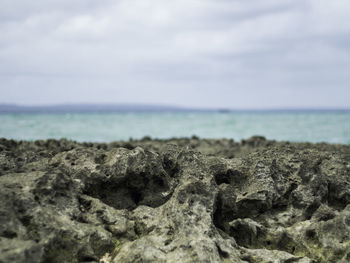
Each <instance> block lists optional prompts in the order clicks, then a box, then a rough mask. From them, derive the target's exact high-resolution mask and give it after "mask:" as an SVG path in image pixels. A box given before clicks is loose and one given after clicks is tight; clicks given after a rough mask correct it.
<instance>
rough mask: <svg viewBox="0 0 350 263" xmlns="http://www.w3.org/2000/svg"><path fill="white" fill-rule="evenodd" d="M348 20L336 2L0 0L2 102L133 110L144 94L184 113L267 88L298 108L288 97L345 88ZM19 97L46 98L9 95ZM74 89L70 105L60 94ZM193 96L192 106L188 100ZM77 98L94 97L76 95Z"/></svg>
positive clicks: (343, 5) (344, 6) (348, 5)
mask: <svg viewBox="0 0 350 263" xmlns="http://www.w3.org/2000/svg"><path fill="white" fill-rule="evenodd" d="M349 12H350V2H348V1H342V0H334V1H325V0H308V1H301V0H286V1H279V0H278V1H277V0H266V1H260V0H251V1H237V0H230V1H228V0H219V1H215V0H202V1H199V0H187V1H185V0H175V1H161V0H119V1H109V0H105V1H93V0H78V1H66V0H60V1H58V0H51V1H43V0H39V1H35V2H28V1H25V0H12V1H10V0H3V1H2V2H1V3H0V72H1V73H0V74H1V77H0V90H1V91H2V94H4V95H3V98H2V101H4V102H11V101H13V102H22V103H23V102H24V103H39V102H40V103H41V102H42V101H45V100H46V101H48V102H56V103H57V102H64V101H67V100H68V99H73V100H74V99H75V100H77V101H79V100H80V101H81V100H83V101H96V102H99V101H101V102H102V101H106V100H113V101H116V102H122V101H129V102H130V101H132V100H137V101H139V100H142V98H137V99H135V96H134V95H135V93H140V94H144V93H146V94H153V95H152V96H145V95H144V96H143V98H144V102H146V103H147V102H157V101H158V102H162V101H166V102H168V103H172V102H174V103H175V104H176V103H177V102H178V101H179V97H183V98H184V99H183V100H181V99H180V101H181V103H183V104H187V105H191V104H193V105H195V106H205V105H208V103H209V104H210V101H213V102H212V105H213V106H215V103H218V102H217V101H226V99H225V98H223V96H225V95H223V92H228V93H230V94H234V93H235V92H240V93H241V94H244V89H246V90H249V92H252V91H254V90H255V92H256V93H257V94H258V93H259V94H260V93H261V92H260V90H262V89H264V90H266V93H270V94H273V93H274V94H275V97H276V98H275V99H277V100H278V99H279V100H280V101H281V103H285V104H287V103H292V104H293V103H294V104H295V105H297V102H296V101H292V102H289V101H285V100H284V99H283V98H284V97H288V96H285V94H286V92H287V91H288V92H290V91H291V90H296V89H298V90H300V89H301V88H303V87H304V88H308V87H314V88H315V89H317V87H318V86H322V87H323V89H325V90H326V89H327V88H328V89H329V90H330V91H334V90H337V89H339V91H340V90H341V91H344V87H345V86H347V83H349V78H350V77H349V76H350V72H349V69H350V59H349V48H348V46H349V44H350V43H349V42H350V37H348V32H350V22H348V20H347V16H348V13H349ZM325 72H326V74H325ZM334 79H336V81H334ZM84 83H85V84H84ZM327 85H328V86H327ZM49 86H50V87H51V88H50V89H48V87H49ZM10 89H12V91H10ZM24 89H26V90H28V93H29V94H30V92H29V91H30V90H33V91H34V89H35V90H36V91H37V90H45V89H46V90H50V92H43V96H42V97H41V98H40V100H39V99H38V96H30V95H28V96H23V97H21V98H19V97H16V94H18V93H20V92H21V91H22V90H24ZM70 89H72V90H75V91H77V92H76V93H74V94H75V95H74V96H73V97H67V96H66V95H65V92H66V91H67V90H70ZM101 89H102V90H108V94H106V92H99V90H101ZM174 89H177V90H178V95H176V96H175V95H172V97H173V98H174V99H172V98H171V97H169V98H168V97H167V95H166V94H173V93H176V92H174ZM199 89H202V90H205V92H204V93H203V96H204V97H203V98H202V99H201V100H200V101H198V102H194V100H193V98H190V97H188V96H186V93H187V92H186V90H190V91H189V92H190V93H191V92H192V91H193V94H195V92H198V90H199ZM84 90H85V91H86V90H88V91H89V92H88V94H93V95H91V96H90V97H89V95H88V94H87V95H84V96H78V95H77V94H79V93H82V92H83V91H84ZM147 90H148V91H147ZM230 90H231V91H230ZM247 92H248V91H247ZM288 92H287V93H288ZM51 93H52V94H55V95H52V96H51V95H50V94H51ZM121 94H122V95H121ZM155 94H161V96H160V95H159V96H158V95H155ZM191 94H192V93H191ZM205 94H210V95H208V96H207V97H205ZM322 94H324V92H323V93H322ZM242 96H243V95H242ZM278 96H279V97H278ZM332 96H333V97H332ZM243 97H244V96H243ZM291 97H293V96H291ZM340 97H341V96H339V95H336V94H335V95H334V94H333V95H331V96H329V98H330V100H329V102H328V104H329V105H335V104H337V103H338V102H337V101H340V99H339V98H340ZM294 99H295V98H294ZM214 101H216V102H214ZM313 101H314V100H310V105H311V104H312V103H313ZM320 101H323V102H324V100H320ZM342 101H343V100H342ZM229 103H230V102H229V100H227V102H226V104H227V105H226V106H229ZM257 103H259V102H257ZM264 103H265V104H266V103H268V102H264ZM264 103H263V102H260V104H261V105H263V104H264ZM304 103H307V102H304ZM342 103H344V102H342ZM202 104H203V105H202ZM204 104H205V105H204ZM248 104H249V103H247V102H245V101H244V100H242V101H241V106H242V107H244V106H245V105H248ZM345 104H346V103H345ZM347 106H350V105H348V104H347Z"/></svg>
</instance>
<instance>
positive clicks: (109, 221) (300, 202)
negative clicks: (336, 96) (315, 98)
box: [0, 137, 350, 263]
mask: <svg viewBox="0 0 350 263" xmlns="http://www.w3.org/2000/svg"><path fill="white" fill-rule="evenodd" d="M0 189H1V191H0V262H2V263H7V262H28V263H30V262H99V261H100V262H113V263H116V262H250V263H253V262H285V263H290V262H299V263H302V262H350V205H349V204H350V147H349V146H342V145H328V144H308V143H300V144H297V143H288V142H274V141H268V140H265V139H264V138H263V137H253V138H250V139H248V140H244V141H242V142H241V143H236V142H234V141H232V140H226V139H223V140H205V139H198V138H196V137H193V138H191V139H171V140H151V139H149V138H145V139H144V140H141V141H129V142H115V143H110V144H94V143H75V142H71V141H67V140H59V141H56V140H48V141H35V142H23V141H21V142H18V141H12V140H6V139H1V140H0Z"/></svg>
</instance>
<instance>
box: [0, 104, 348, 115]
mask: <svg viewBox="0 0 350 263" xmlns="http://www.w3.org/2000/svg"><path fill="white" fill-rule="evenodd" d="M45 111H48V112H50V113H51V112H52V113H55V112H57V113H60V112H64V113H69V112H127V111H129V112H132V111H135V112H147V111H152V112H162V111H163V112H172V111H173V112H175V111H178V112H191V111H192V112H203V111H206V112H222V113H225V112H259V111H261V112H277V111H278V112H288V111H290V112H293V111H296V112H301V111H343V112H344V111H345V112H347V111H350V107H349V108H346V107H291V106H289V107H270V108H267V107H266V108H265V107H260V108H228V107H215V108H212V107H207V108H205V107H188V106H179V105H168V104H156V103H153V104H151V103H149V104H147V103H59V104H46V105H23V104H15V103H0V113H26V112H27V113H36V112H37V113H44V112H45Z"/></svg>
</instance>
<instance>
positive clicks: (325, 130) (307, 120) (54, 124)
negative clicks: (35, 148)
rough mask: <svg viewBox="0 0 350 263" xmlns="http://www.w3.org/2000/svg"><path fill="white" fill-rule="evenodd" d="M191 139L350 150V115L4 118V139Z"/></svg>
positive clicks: (0, 125) (0, 126)
mask: <svg viewBox="0 0 350 263" xmlns="http://www.w3.org/2000/svg"><path fill="white" fill-rule="evenodd" d="M146 135H148V136H151V137H152V138H170V137H188V136H192V135H197V136H199V137H201V138H223V137H226V138H233V139H234V140H241V139H243V138H248V137H250V136H252V135H263V136H265V137H267V138H268V139H275V140H289V141H309V142H330V143H343V144H350V112H232V113H219V112H217V113H214V112H211V113H203V112H199V113H195V112H192V113H175V112H174V113H159V112H158V113H80V114H79V113H75V114H29V113H26V114H0V137H5V138H9V139H20V140H35V139H48V138H56V139H58V138H63V137H64V138H68V139H72V140H77V141H97V142H110V141H115V140H128V139H129V138H134V139H139V138H142V137H144V136H146Z"/></svg>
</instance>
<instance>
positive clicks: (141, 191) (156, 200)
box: [83, 173, 169, 210]
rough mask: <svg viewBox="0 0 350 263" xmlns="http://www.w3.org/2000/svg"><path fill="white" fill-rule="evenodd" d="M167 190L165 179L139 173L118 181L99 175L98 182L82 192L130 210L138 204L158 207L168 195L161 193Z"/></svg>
mask: <svg viewBox="0 0 350 263" xmlns="http://www.w3.org/2000/svg"><path fill="white" fill-rule="evenodd" d="M109 178H111V179H109ZM168 190H169V186H168V183H167V181H166V180H165V179H163V178H160V177H159V176H151V175H147V174H144V173H141V174H131V175H128V176H126V178H124V179H123V180H119V181H118V182H117V181H116V180H115V179H114V180H113V177H108V179H107V180H106V177H105V176H104V177H103V178H102V177H101V178H99V182H97V183H90V184H89V185H87V187H86V188H85V190H84V191H83V193H84V194H86V195H89V196H92V197H94V198H98V199H100V200H101V201H102V202H103V203H105V204H107V205H109V206H112V207H114V208H116V209H128V210H132V209H134V208H136V207H137V206H138V205H147V206H150V207H158V206H160V205H162V204H164V203H165V202H166V201H167V200H168V199H169V196H164V195H163V193H164V192H167V191H168Z"/></svg>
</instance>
